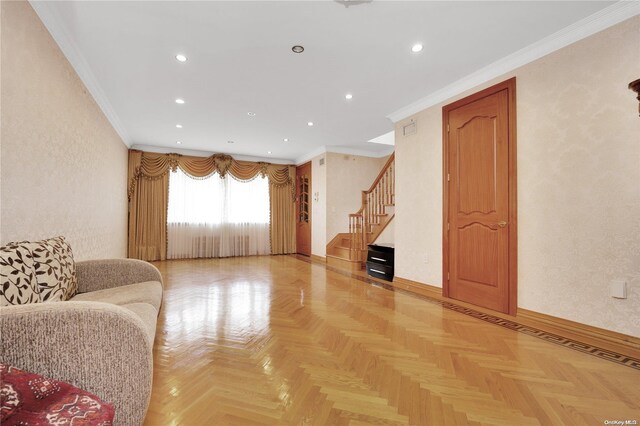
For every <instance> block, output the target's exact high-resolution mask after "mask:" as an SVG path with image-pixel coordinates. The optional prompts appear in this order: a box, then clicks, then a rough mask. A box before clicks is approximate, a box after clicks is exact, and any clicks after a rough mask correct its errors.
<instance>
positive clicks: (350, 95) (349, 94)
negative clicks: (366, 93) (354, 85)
mask: <svg viewBox="0 0 640 426" xmlns="http://www.w3.org/2000/svg"><path fill="white" fill-rule="evenodd" d="M344 98H345V99H347V100H349V99H352V98H353V95H352V94H351V93H347V94H346V95H344Z"/></svg>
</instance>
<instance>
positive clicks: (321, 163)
mask: <svg viewBox="0 0 640 426" xmlns="http://www.w3.org/2000/svg"><path fill="white" fill-rule="evenodd" d="M318 163H320V165H321V166H324V157H322V158H321V159H320V161H318Z"/></svg>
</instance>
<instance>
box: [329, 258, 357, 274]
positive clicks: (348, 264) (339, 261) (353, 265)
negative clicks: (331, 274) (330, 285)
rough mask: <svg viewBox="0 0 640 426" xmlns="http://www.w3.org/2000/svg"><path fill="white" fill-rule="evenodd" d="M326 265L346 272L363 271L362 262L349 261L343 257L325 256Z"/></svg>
mask: <svg viewBox="0 0 640 426" xmlns="http://www.w3.org/2000/svg"><path fill="white" fill-rule="evenodd" d="M327 265H329V266H333V267H336V268H340V269H346V270H348V271H360V270H362V269H364V266H363V265H364V262H361V261H359V260H349V259H345V258H343V257H339V256H334V255H330V254H327Z"/></svg>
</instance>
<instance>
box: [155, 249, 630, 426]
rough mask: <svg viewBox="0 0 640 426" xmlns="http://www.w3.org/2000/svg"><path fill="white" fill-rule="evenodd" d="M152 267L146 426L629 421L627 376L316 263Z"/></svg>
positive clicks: (267, 260)
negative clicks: (157, 300) (154, 297)
mask: <svg viewBox="0 0 640 426" xmlns="http://www.w3.org/2000/svg"><path fill="white" fill-rule="evenodd" d="M156 265H157V266H158V267H159V268H160V270H161V271H162V273H163V276H164V278H165V297H164V302H163V303H164V304H163V307H162V310H161V312H160V318H159V322H158V328H157V332H156V341H155V348H154V354H155V370H154V384H153V393H152V396H151V403H150V407H149V411H148V413H147V418H146V421H145V424H146V425H154V426H155V425H254V424H255V425H275V424H282V425H407V424H411V425H450V424H451V425H454V424H459V425H603V424H605V423H604V422H605V421H606V420H609V421H612V420H621V421H625V420H631V421H636V422H640V371H638V370H637V369H633V368H629V367H628V366H624V365H619V364H615V363H612V362H608V361H606V360H603V359H599V358H597V357H594V356H592V355H589V354H585V353H581V352H577V351H575V350H572V349H569V348H566V347H563V346H561V345H557V344H553V343H549V342H547V341H544V340H542V339H540V338H537V337H535V336H530V335H527V334H523V333H519V332H517V331H514V330H510V329H507V328H504V327H500V326H498V325H495V324H491V323H488V322H486V321H482V320H480V319H478V318H475V317H473V316H469V315H465V314H464V313H461V312H456V311H454V310H451V309H446V308H445V307H443V306H441V305H439V304H435V303H427V302H426V301H425V300H421V299H420V298H416V297H413V296H410V295H407V294H402V293H400V292H393V291H389V290H386V289H383V288H379V287H375V286H371V285H369V284H365V283H363V282H361V281H359V280H356V279H353V278H350V277H348V276H345V275H342V274H339V273H336V272H333V271H329V270H326V269H325V268H324V267H323V266H322V265H316V264H311V263H308V262H304V261H301V260H299V259H296V258H295V257H293V256H264V257H247V258H229V259H206V260H186V261H166V262H157V263H156ZM629 424H633V423H629ZM635 424H637V423H635Z"/></svg>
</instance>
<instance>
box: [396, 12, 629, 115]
mask: <svg viewBox="0 0 640 426" xmlns="http://www.w3.org/2000/svg"><path fill="white" fill-rule="evenodd" d="M636 15H640V1H638V0H629V1H626V0H623V1H619V2H617V3H614V4H612V5H611V6H607V7H605V8H604V9H602V10H600V11H598V12H596V13H594V14H593V15H590V16H588V17H586V18H584V19H581V20H580V21H577V22H575V23H573V24H571V25H569V26H568V27H565V28H563V29H562V30H560V31H557V32H555V33H553V34H551V35H550V36H547V37H545V38H543V39H541V40H539V41H537V42H535V43H533V44H530V45H529V46H526V47H524V48H522V49H520V50H518V51H516V52H515V53H512V54H511V55H508V56H505V57H504V58H502V59H499V60H497V61H495V62H493V63H492V64H490V65H487V66H486V67H484V68H481V69H479V70H478V71H476V72H474V73H471V74H469V75H467V76H466V77H463V78H461V79H460V80H457V81H456V82H454V83H451V84H449V85H447V86H445V87H443V88H442V89H439V90H436V91H435V92H433V93H431V94H430V95H428V96H426V97H424V98H422V99H419V100H417V101H415V102H413V103H411V104H409V105H407V106H405V107H403V108H400V109H399V110H397V111H394V112H392V113H391V114H389V115H387V118H388V119H389V120H391V121H392V122H393V123H397V122H398V121H400V120H403V119H405V118H407V117H409V116H410V115H413V114H416V113H418V112H420V111H422V110H424V109H426V108H429V107H431V106H433V105H436V104H439V103H441V102H444V101H446V100H447V99H450V98H452V97H454V96H456V95H459V94H460V93H462V92H464V91H466V90H470V89H473V88H474V87H477V86H479V85H481V84H483V83H486V82H487V81H489V80H492V79H494V78H496V77H499V76H501V75H503V74H506V73H508V72H510V71H513V70H515V69H516V68H519V67H521V66H523V65H526V64H528V63H530V62H533V61H535V60H536V59H539V58H541V57H543V56H545V55H548V54H550V53H552V52H555V51H556V50H559V49H562V48H563V47H566V46H568V45H570V44H572V43H575V42H577V41H579V40H582V39H583V38H586V37H589V36H590V35H592V34H595V33H597V32H600V31H602V30H605V29H607V28H609V27H611V26H613V25H616V24H618V23H620V22H622V21H625V20H627V19H629V18H632V17H634V16H636Z"/></svg>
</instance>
